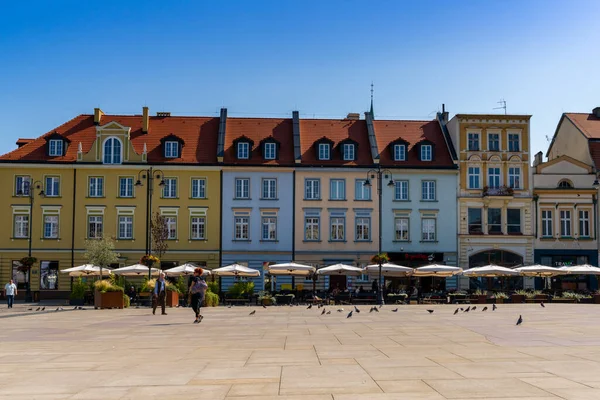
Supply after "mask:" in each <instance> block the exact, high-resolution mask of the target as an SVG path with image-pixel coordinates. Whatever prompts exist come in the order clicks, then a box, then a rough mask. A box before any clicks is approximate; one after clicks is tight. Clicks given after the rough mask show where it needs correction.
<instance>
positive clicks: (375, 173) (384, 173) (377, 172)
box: [363, 165, 394, 305]
mask: <svg viewBox="0 0 600 400" xmlns="http://www.w3.org/2000/svg"><path fill="white" fill-rule="evenodd" d="M384 177H385V179H388V178H389V181H388V183H387V186H388V187H394V179H393V178H392V171H390V170H389V169H381V166H379V165H378V166H377V169H372V170H370V171H369V172H367V179H365V181H364V183H363V185H364V186H366V187H371V179H375V178H377V196H378V201H379V251H378V254H381V232H382V227H381V214H382V212H381V211H382V210H381V209H382V205H381V203H382V199H381V194H382V188H383V178H384ZM381 263H382V262H381V259H380V260H379V277H378V285H377V291H378V293H377V302H378V303H379V305H383V290H381V267H382V264H381Z"/></svg>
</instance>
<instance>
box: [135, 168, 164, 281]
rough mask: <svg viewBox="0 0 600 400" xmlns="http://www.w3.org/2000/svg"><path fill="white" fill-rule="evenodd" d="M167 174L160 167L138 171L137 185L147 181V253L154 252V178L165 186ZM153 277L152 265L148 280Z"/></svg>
mask: <svg viewBox="0 0 600 400" xmlns="http://www.w3.org/2000/svg"><path fill="white" fill-rule="evenodd" d="M164 177H165V174H164V172H163V171H162V170H160V169H153V168H152V167H150V168H148V169H143V170H141V171H139V172H138V179H137V181H136V182H135V186H136V187H142V186H144V183H143V182H142V180H145V181H146V184H147V185H146V254H148V255H150V254H151V253H152V229H151V225H152V195H153V194H154V179H158V180H159V183H158V186H159V187H161V188H162V187H163V186H165V180H164ZM150 279H152V266H149V267H148V280H150Z"/></svg>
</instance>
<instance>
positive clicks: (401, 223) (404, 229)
mask: <svg viewBox="0 0 600 400" xmlns="http://www.w3.org/2000/svg"><path fill="white" fill-rule="evenodd" d="M402 233H404V234H405V235H406V237H405V238H403V235H402ZM394 241H395V242H408V241H410V217H409V216H408V215H395V216H394Z"/></svg>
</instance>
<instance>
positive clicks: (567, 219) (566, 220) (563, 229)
mask: <svg viewBox="0 0 600 400" xmlns="http://www.w3.org/2000/svg"><path fill="white" fill-rule="evenodd" d="M563 213H564V216H563ZM559 216H560V236H561V237H572V236H573V225H572V221H573V215H572V213H571V210H565V209H562V210H561V209H559ZM567 231H568V232H567ZM567 233H568V234H567Z"/></svg>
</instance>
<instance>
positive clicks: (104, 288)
mask: <svg viewBox="0 0 600 400" xmlns="http://www.w3.org/2000/svg"><path fill="white" fill-rule="evenodd" d="M94 288H95V289H96V290H99V291H100V292H101V293H106V292H123V288H122V287H121V286H117V285H115V284H113V283H112V282H111V281H110V280H109V279H104V280H101V281H96V282H95V283H94Z"/></svg>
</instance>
